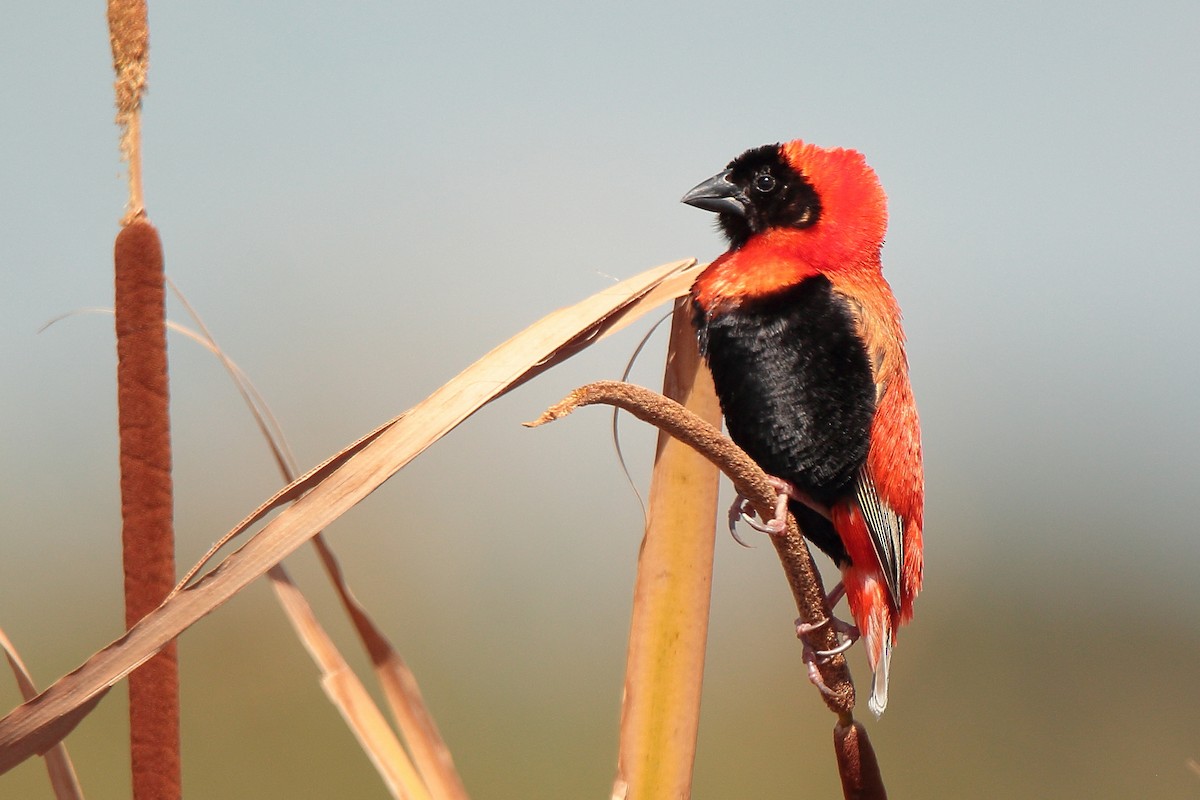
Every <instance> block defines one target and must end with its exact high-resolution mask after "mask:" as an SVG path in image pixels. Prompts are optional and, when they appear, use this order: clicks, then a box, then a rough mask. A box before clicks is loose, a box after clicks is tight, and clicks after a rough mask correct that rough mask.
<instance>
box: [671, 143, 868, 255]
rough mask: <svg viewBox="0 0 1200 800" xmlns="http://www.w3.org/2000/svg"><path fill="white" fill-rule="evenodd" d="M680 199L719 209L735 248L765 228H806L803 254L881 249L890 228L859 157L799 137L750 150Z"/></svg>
mask: <svg viewBox="0 0 1200 800" xmlns="http://www.w3.org/2000/svg"><path fill="white" fill-rule="evenodd" d="M683 202H684V203H687V204H688V205H692V206H695V207H697V208H702V209H704V210H706V211H714V212H716V214H717V221H718V223H719V225H720V226H721V230H722V231H723V232H724V233H725V236H726V237H727V238H728V239H729V243H730V246H731V248H732V249H734V250H737V249H739V248H740V247H742V246H743V245H744V244H746V242H747V241H749V240H750V239H751V237H754V236H756V235H758V234H761V233H764V232H768V231H779V232H780V233H782V234H783V235H784V236H785V237H786V238H792V237H791V235H790V232H792V231H803V232H805V233H804V235H803V236H802V237H801V236H797V237H795V238H796V239H797V240H798V241H797V243H798V244H800V243H803V244H804V245H805V249H809V248H812V247H814V246H816V247H823V246H826V245H828V246H830V247H832V248H833V249H835V250H838V251H842V250H853V251H859V250H861V249H863V248H866V249H870V248H872V247H873V248H874V249H876V250H878V248H879V246H880V245H881V244H882V242H883V234H884V230H885V229H886V227H887V199H886V198H885V196H884V194H883V189H882V187H881V186H880V185H879V179H878V178H877V177H876V176H875V171H874V170H872V169H871V168H870V167H869V166H867V162H866V160H865V159H864V158H863V157H862V155H861V154H860V153H858V152H856V151H854V150H846V149H842V148H833V149H826V148H822V147H817V146H816V145H811V144H807V143H805V142H802V141H800V140H799V139H797V140H795V141H792V142H788V143H786V144H769V145H763V146H762V147H756V148H754V149H753V150H747V151H746V152H745V153H742V154H741V155H740V156H738V157H737V158H735V159H734V160H733V161H731V162H729V166H728V167H726V168H725V170H724V171H723V172H721V173H720V174H718V175H714V176H713V177H711V178H709V179H708V180H706V181H704V182H703V183H701V184H700V185H698V186H696V187H695V188H694V189H692V190H691V191H689V192H688V193H687V194H685V195H684V196H683ZM830 255H832V253H830Z"/></svg>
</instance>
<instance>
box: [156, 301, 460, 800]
mask: <svg viewBox="0 0 1200 800" xmlns="http://www.w3.org/2000/svg"><path fill="white" fill-rule="evenodd" d="M168 283H170V280H169V279H168ZM170 285H171V289H172V290H173V291H174V292H175V294H176V295H177V296H178V298H179V300H180V302H181V303H182V304H183V307H184V308H185V309H186V310H187V312H188V314H189V315H191V317H192V319H193V320H195V322H196V326H197V327H198V328H199V332H195V331H191V330H188V329H186V328H181V329H180V330H182V331H183V332H184V333H185V335H187V336H189V337H191V338H193V339H194V340H195V341H197V342H199V343H200V344H202V345H203V346H204V347H206V348H208V349H209V350H210V351H211V352H212V353H213V354H214V355H216V356H217V358H218V359H219V360H220V361H221V364H222V366H224V367H225V370H226V372H228V373H229V376H230V377H231V378H232V379H233V382H234V384H235V386H236V387H237V390H238V393H239V394H241V396H242V400H243V401H244V402H245V403H246V406H247V408H248V409H249V410H250V413H251V415H252V416H253V417H254V421H255V423H256V424H257V425H258V428H259V431H260V432H261V433H262V435H263V438H264V439H265V440H266V442H267V444H268V446H269V447H270V448H271V453H272V455H273V456H274V457H275V463H276V466H278V468H279V471H280V472H281V473H282V475H283V478H284V480H286V481H288V482H289V483H290V482H291V481H292V480H294V479H295V477H296V472H297V471H298V470H297V469H296V466H295V459H294V458H293V457H292V453H291V450H290V448H289V447H288V444H287V439H286V437H285V436H284V435H283V429H282V428H281V427H280V425H279V423H278V421H277V420H276V419H275V416H274V415H273V414H272V413H271V410H270V409H269V408H268V407H267V403H266V400H265V399H263V397H262V395H261V394H260V393H259V392H258V390H257V389H256V388H255V386H254V384H253V382H252V381H251V380H250V379H249V378H248V377H247V376H246V374H245V373H244V372H243V371H242V370H241V368H239V367H238V366H237V364H235V363H234V362H233V360H232V359H231V358H230V357H229V356H228V355H227V354H226V353H225V351H224V350H222V349H221V347H220V346H219V345H218V344H217V341H216V339H215V338H214V337H213V335H212V333H211V331H209V329H208V326H207V325H205V324H204V320H202V319H201V318H200V315H199V314H198V313H197V312H196V310H195V308H193V307H192V305H191V303H189V302H188V300H187V298H186V297H185V296H184V295H183V293H182V292H181V291H179V288H178V287H176V286H175V285H174V284H173V283H171V284H170ZM313 545H314V546H315V547H316V549H317V553H318V555H319V556H320V558H321V563H322V564H323V565H324V567H325V572H326V575H328V577H329V580H330V581H331V582H332V583H333V586H334V589H336V591H337V593H338V597H339V598H340V599H341V601H342V605H343V607H344V608H345V610H346V613H347V614H348V615H349V616H350V619H351V621H352V622H353V623H354V627H355V630H356V631H357V632H358V636H359V639H360V640H361V641H362V643H363V645H364V646H365V648H366V650H367V652H368V654H369V655H370V657H371V662H372V665H373V666H374V669H375V671H376V676H377V678H378V680H379V682H380V684H381V685H382V686H383V689H384V695H385V697H387V698H388V701H389V703H390V704H391V706H392V713H393V716H394V717H395V718H396V719H397V721H398V724H399V725H400V730H401V733H402V734H403V736H404V738H405V740H406V741H407V742H408V743H409V748H410V749H411V750H412V752H413V758H414V760H415V761H416V765H417V766H416V770H417V771H419V772H420V777H419V778H418V776H417V772H415V771H414V767H413V764H412V762H411V761H410V760H409V758H408V754H407V753H406V752H405V751H404V749H403V747H402V746H401V745H400V743H399V742H398V741H397V739H396V736H395V734H394V733H393V731H392V729H391V728H390V727H388V726H387V725H386V723H384V724H382V725H381V724H380V723H381V721H382V720H383V715H382V714H381V713H380V712H379V710H378V707H377V706H376V705H375V702H374V700H372V698H371V696H370V695H369V694H368V693H367V691H366V689H365V688H364V687H363V685H362V682H361V681H360V680H359V679H358V676H357V675H355V674H354V672H353V670H351V669H350V667H349V665H348V664H347V662H346V659H345V658H344V657H343V656H342V654H341V652H340V651H339V650H338V649H337V646H336V645H335V644H334V642H333V639H332V638H331V637H330V636H329V635H328V634H327V633H326V632H325V629H324V628H322V627H321V625H320V623H319V622H318V621H317V618H316V616H315V615H314V614H313V613H312V608H311V607H310V606H309V605H308V602H307V601H306V600H305V599H304V596H303V594H302V593H301V592H300V590H299V589H298V588H297V587H296V586H295V584H294V583H292V581H291V579H290V578H289V577H288V574H287V572H286V571H285V570H284V568H283V566H282V565H276V566H275V567H273V568H272V569H271V570H270V571H269V572H268V573H267V574H268V576H269V577H270V578H271V585H272V588H274V590H275V594H276V597H277V598H278V599H279V603H280V606H281V607H282V608H283V610H284V613H285V614H287V616H288V619H289V621H290V622H291V624H292V627H293V629H294V630H295V631H296V634H297V636H299V637H300V640H301V642H302V643H303V644H304V646H305V648H306V649H307V650H308V652H309V653H310V654H311V655H312V657H313V660H314V661H315V662H316V663H317V666H318V667H319V668H320V669H321V672H322V687H323V688H324V689H325V691H326V694H327V696H328V697H329V699H330V701H331V702H332V703H333V704H334V705H335V706H336V707H337V709H338V711H339V713H341V715H342V718H343V719H344V720H345V721H346V724H347V725H348V726H349V727H350V729H351V731H352V732H353V733H354V735H355V738H356V739H357V740H358V741H359V743H360V745H361V746H362V747H363V749H364V750H365V751H366V753H367V756H368V758H370V760H371V763H372V764H374V765H375V767H376V770H377V771H378V772H379V774H380V777H382V778H383V781H384V784H385V785H386V786H387V787H388V789H389V791H391V792H392V794H393V796H395V797H422V796H431V797H432V798H437V800H443V799H445V800H467V793H466V789H465V788H464V787H463V785H462V780H461V779H460V778H459V776H458V772H457V770H456V769H455V768H454V759H453V758H452V757H451V755H450V749H449V748H448V747H447V746H446V744H445V742H444V741H443V739H442V737H441V734H440V733H439V732H438V730H437V726H436V725H435V724H434V723H433V718H432V716H431V715H430V714H429V712H428V710H427V708H426V707H425V703H424V700H423V698H422V697H421V693H420V691H419V689H418V688H417V682H416V678H415V677H414V676H413V675H412V673H411V672H409V670H408V668H407V667H406V666H405V665H404V661H403V659H401V658H400V656H399V654H398V653H396V652H395V650H394V649H393V648H392V645H391V643H390V642H389V641H388V640H387V638H386V637H385V636H384V635H383V634H382V632H381V631H380V630H379V628H378V627H377V626H376V625H375V623H374V622H373V621H372V620H371V618H370V615H369V614H368V613H367V610H366V608H364V607H363V605H362V604H361V603H360V602H359V601H358V599H357V598H356V597H355V596H354V593H353V592H352V591H351V589H350V586H349V584H347V583H346V580H345V576H344V575H343V573H342V569H341V566H340V565H339V564H338V561H337V558H336V557H335V556H334V554H333V551H332V550H331V549H330V547H329V545H328V544H327V543H326V542H325V539H324V537H323V536H322V535H321V534H319V533H318V534H317V535H316V536H314V537H313ZM426 787H428V790H427V789H426Z"/></svg>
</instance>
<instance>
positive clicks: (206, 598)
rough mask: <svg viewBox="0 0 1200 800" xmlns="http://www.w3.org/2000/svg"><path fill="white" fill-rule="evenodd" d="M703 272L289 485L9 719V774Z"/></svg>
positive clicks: (648, 293) (660, 284)
mask: <svg viewBox="0 0 1200 800" xmlns="http://www.w3.org/2000/svg"><path fill="white" fill-rule="evenodd" d="M698 269H699V267H697V266H696V264H695V262H694V261H680V262H674V263H671V264H665V265H663V266H660V267H657V268H654V269H651V270H648V271H647V272H644V273H642V274H641V275H638V276H635V277H633V278H630V279H628V280H625V281H622V282H621V283H619V284H617V285H615V286H612V287H610V288H608V289H606V290H604V291H602V292H600V293H598V294H596V295H593V296H592V297H590V298H588V299H586V300H584V301H582V302H580V303H577V304H576V305H574V306H571V307H569V308H565V309H561V310H559V311H556V312H554V313H552V314H550V315H548V316H546V317H544V318H543V319H542V320H540V321H539V322H537V323H535V324H534V325H532V326H530V327H529V328H527V329H525V330H524V331H522V332H521V333H519V334H517V335H516V336H514V337H513V338H512V339H509V340H508V341H507V342H505V343H504V344H501V345H500V346H499V347H497V348H495V349H494V350H492V351H491V352H490V353H488V354H487V355H486V356H484V357H483V358H482V359H480V360H479V361H477V362H475V364H473V365H471V366H470V367H468V368H467V369H466V370H464V371H463V372H462V373H460V374H459V375H458V376H457V377H455V378H454V379H453V380H451V381H450V382H449V383H447V384H445V385H444V386H442V387H441V388H440V389H438V390H437V391H435V392H434V393H433V394H431V395H430V396H429V397H428V398H426V399H425V400H424V401H422V402H421V403H419V404H418V405H417V406H415V407H414V408H413V409H411V410H410V411H409V412H407V413H405V414H402V415H401V416H399V417H397V418H396V419H394V420H392V421H391V422H388V423H386V424H385V425H383V426H381V427H380V428H377V429H376V430H375V431H372V432H371V433H369V434H367V435H366V436H364V437H363V438H362V439H360V440H359V441H357V442H355V443H353V444H352V445H350V447H348V448H347V449H346V450H344V451H343V452H341V453H339V454H337V455H336V456H334V457H333V458H331V459H329V460H328V461H326V462H325V463H323V464H321V465H319V466H318V467H316V468H315V469H313V470H311V471H310V472H309V473H307V474H305V475H304V476H302V477H300V478H299V479H297V481H295V482H294V483H293V484H291V485H289V486H288V487H285V488H284V489H283V490H281V491H280V492H279V493H277V494H276V495H275V497H273V498H271V499H270V500H268V501H267V502H266V503H264V504H263V505H262V506H260V507H259V509H257V510H256V511H254V512H253V513H252V514H251V515H250V516H249V517H247V518H246V520H244V521H243V522H242V523H240V524H239V525H238V526H237V527H236V528H235V529H234V531H232V532H231V533H232V534H234V535H236V533H238V532H240V531H243V530H245V529H246V528H248V527H249V526H250V525H252V524H254V523H255V522H257V521H258V520H260V519H261V518H262V517H263V516H265V515H266V514H267V513H268V512H270V511H271V510H272V509H274V508H277V507H278V506H279V505H281V504H283V503H286V502H288V501H290V500H293V499H295V503H294V504H293V505H292V506H291V507H289V508H286V509H284V510H283V511H282V512H280V514H279V516H277V517H276V518H275V519H274V520H272V521H271V522H269V523H268V524H266V525H265V526H264V527H263V529H262V530H261V531H259V532H258V534H257V535H255V536H254V537H253V538H252V539H250V541H248V542H246V544H245V545H243V546H242V548H241V549H239V550H238V551H237V552H236V553H234V554H233V555H231V556H229V557H228V558H227V559H225V561H224V562H223V563H222V564H221V565H220V566H218V567H217V568H216V569H214V570H213V571H212V572H211V573H209V574H207V575H205V576H204V577H203V578H201V579H200V580H199V581H197V582H196V583H195V584H194V585H192V586H188V587H187V588H185V589H182V590H179V591H177V592H176V593H174V594H173V595H172V596H171V597H169V598H168V599H167V601H165V602H164V603H163V605H162V606H160V607H159V608H158V609H156V610H155V611H153V612H151V613H150V614H148V615H147V616H146V617H145V618H144V619H142V620H141V621H140V622H138V623H137V624H136V625H134V626H133V627H132V628H130V630H129V631H128V632H127V633H126V634H125V635H124V636H122V637H121V638H120V639H118V640H117V641H115V642H113V643H112V644H110V645H109V646H108V647H105V648H104V649H103V650H101V651H99V652H97V653H96V654H94V655H93V656H92V657H91V658H90V659H88V661H87V662H85V663H84V664H83V666H81V667H80V668H79V669H77V670H75V671H74V672H72V673H70V674H69V675H66V676H64V677H63V678H61V679H59V680H58V681H57V682H56V683H55V684H54V685H53V686H51V687H50V688H48V689H47V690H46V691H44V692H43V693H42V694H41V695H39V696H38V697H37V698H35V699H34V700H32V701H29V702H27V703H25V704H23V705H21V706H19V707H17V708H16V709H14V710H13V711H12V712H10V713H9V714H8V715H7V716H6V717H4V719H2V720H0V772H4V771H7V770H8V769H10V768H11V767H12V766H13V765H15V764H17V763H20V762H21V761H23V760H24V759H25V758H28V757H29V756H30V755H32V754H34V753H36V752H40V751H42V750H44V749H46V748H48V747H50V746H51V745H52V744H54V743H55V742H57V741H59V740H60V739H61V738H62V737H63V736H65V735H66V734H67V733H69V732H70V730H71V728H72V727H74V725H75V724H77V723H78V721H79V719H80V718H81V717H82V714H81V713H80V710H81V709H83V708H85V707H89V706H91V705H94V704H95V702H97V701H98V699H99V696H100V695H101V694H102V693H103V692H104V691H106V690H107V689H108V688H109V687H111V686H112V685H113V684H115V683H116V682H117V681H119V680H121V679H122V678H124V677H125V676H126V675H128V674H129V672H130V671H132V670H133V669H135V668H136V667H137V666H138V665H139V664H141V663H142V662H144V661H145V660H146V659H147V658H149V657H150V656H151V655H153V654H154V653H155V652H157V651H158V650H159V649H160V648H161V647H163V646H164V645H165V644H166V643H167V642H169V641H171V640H172V639H174V637H176V636H178V635H179V634H180V633H182V632H183V631H184V630H185V629H186V628H187V627H188V626H190V625H191V624H193V623H194V622H196V621H197V620H198V619H200V618H201V617H203V616H204V615H206V614H208V613H209V612H211V611H212V610H213V609H215V608H216V607H217V606H219V605H221V604H222V603H224V602H225V601H227V600H228V599H229V598H230V597H232V596H233V595H234V594H236V593H237V592H239V591H241V589H243V588H245V586H247V585H248V584H249V583H250V582H251V581H253V580H254V579H255V578H257V577H259V576H260V575H262V574H263V573H264V572H266V571H267V570H268V569H270V568H271V567H272V566H274V565H275V564H277V563H278V562H279V561H281V560H282V559H283V558H285V557H286V556H287V555H288V554H290V553H291V552H293V551H294V550H295V549H296V548H297V547H299V546H300V545H301V544H302V543H303V542H304V541H306V540H307V539H309V538H311V537H312V536H313V535H315V534H316V533H317V532H319V531H320V530H322V529H324V528H325V527H326V526H328V525H329V523H331V522H332V521H333V520H335V519H337V518H338V517H339V516H341V515H342V514H343V513H345V512H346V511H347V510H349V509H350V508H352V507H353V506H354V505H355V504H357V503H358V502H359V501H360V500H362V499H363V498H365V497H366V496H367V495H368V494H370V493H371V492H372V491H374V490H375V489H376V488H377V487H378V486H379V485H380V484H382V483H383V482H384V481H385V480H387V479H388V478H389V477H391V476H392V475H393V474H395V472H396V471H398V470H399V469H401V468H402V467H403V466H404V465H405V464H407V463H408V462H409V461H411V460H412V459H413V458H415V457H416V456H417V455H418V454H420V453H421V452H422V451H424V450H425V448H427V447H429V446H430V445H431V444H433V443H434V442H436V441H437V440H438V439H440V438H441V437H442V436H444V435H445V434H446V433H448V432H449V431H450V430H452V429H453V428H455V427H456V426H457V425H458V424H459V423H461V422H462V421H463V420H464V419H466V418H467V417H468V416H470V415H471V414H473V413H474V412H475V411H477V410H478V409H479V408H480V407H482V406H483V405H484V404H486V403H487V402H489V401H491V400H493V399H495V398H496V397H498V396H499V395H501V394H502V393H504V392H506V391H508V390H510V389H511V388H513V387H514V386H517V385H519V384H521V383H523V382H525V381H527V380H529V379H530V378H532V377H533V376H535V375H537V374H540V373H541V372H543V371H545V370H546V369H549V368H550V367H551V366H553V365H555V364H557V363H560V362H561V361H563V360H564V359H566V358H569V357H570V356H571V355H573V354H574V353H576V352H578V351H579V350H581V349H583V348H585V347H587V346H588V345H590V344H592V343H593V342H595V341H597V340H598V339H600V338H602V337H603V336H605V335H608V334H610V333H612V332H614V331H615V330H618V329H620V328H621V327H624V326H625V325H627V324H629V323H630V322H632V321H634V320H635V319H637V318H638V317H640V316H641V315H642V314H644V313H646V312H647V311H649V310H650V309H651V308H653V307H654V306H655V305H656V304H658V303H661V302H663V301H665V300H667V299H670V298H671V297H675V296H678V295H680V294H683V293H684V292H686V291H687V288H688V286H690V284H691V281H692V280H694V278H695V275H696V273H697V271H698ZM301 495H302V496H301ZM296 498H298V499H296ZM84 713H86V712H84Z"/></svg>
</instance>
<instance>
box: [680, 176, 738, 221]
mask: <svg viewBox="0 0 1200 800" xmlns="http://www.w3.org/2000/svg"><path fill="white" fill-rule="evenodd" d="M729 173H730V170H725V171H724V172H722V173H721V174H720V175H713V176H712V177H711V178H709V179H708V180H706V181H705V182H704V183H702V184H700V185H699V186H696V187H695V188H693V189H692V190H691V191H690V192H688V193H687V194H685V195H684V196H683V199H682V200H680V202H681V203H687V204H688V205H689V206H695V207H696V208H702V209H704V210H705V211H715V212H716V213H718V214H737V215H738V216H739V217H744V216H746V209H747V206H748V205H749V203H750V199H749V198H748V197H746V195H745V194H743V193H742V190H741V189H739V188H738V187H737V186H736V185H735V184H734V183H733V181H731V180H729Z"/></svg>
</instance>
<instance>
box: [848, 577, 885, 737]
mask: <svg viewBox="0 0 1200 800" xmlns="http://www.w3.org/2000/svg"><path fill="white" fill-rule="evenodd" d="M842 583H843V585H844V586H845V587H846V600H847V602H848V603H849V604H850V613H851V614H852V615H853V616H854V624H855V625H857V626H858V630H859V633H860V634H861V635H862V638H863V642H864V643H865V644H866V650H867V663H869V664H870V665H871V671H872V672H873V673H875V682H874V684H873V685H872V687H871V698H870V700H868V701H867V707H868V708H870V709H871V711H872V713H874V714H875V716H876V717H879V716H881V715H882V714H883V711H884V709H886V708H887V702H888V668H889V667H890V665H891V661H892V645H893V644H894V643H895V637H896V634H895V625H894V622H893V620H892V607H891V604H890V603H889V601H888V590H887V586H886V584H884V582H883V579H882V576H880V575H878V574H872V573H870V572H868V571H866V570H862V569H858V568H856V567H854V566H847V567H845V568H844V569H843V570H842Z"/></svg>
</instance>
